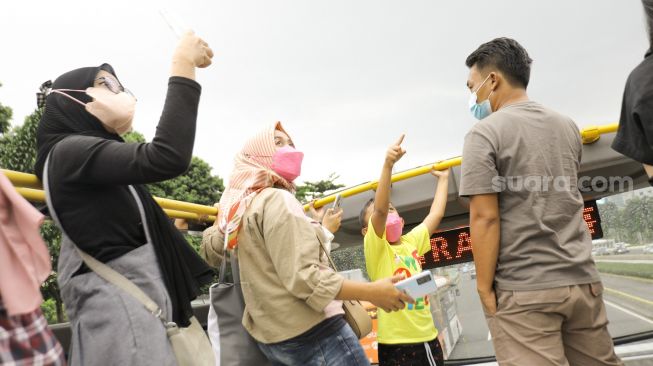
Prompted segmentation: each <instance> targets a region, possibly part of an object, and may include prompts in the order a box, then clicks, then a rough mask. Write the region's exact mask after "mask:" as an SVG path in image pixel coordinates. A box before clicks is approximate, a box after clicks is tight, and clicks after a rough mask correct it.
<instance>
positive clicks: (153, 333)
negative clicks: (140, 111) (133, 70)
mask: <svg viewBox="0 0 653 366" xmlns="http://www.w3.org/2000/svg"><path fill="white" fill-rule="evenodd" d="M212 57H213V52H212V51H211V49H210V48H209V47H208V45H207V44H206V42H204V41H203V40H201V39H200V38H199V37H197V36H195V35H194V34H192V33H189V34H187V35H185V36H184V37H183V38H182V40H181V41H180V43H179V46H178V47H177V50H176V51H175V54H174V57H173V65H172V72H171V77H170V79H169V82H168V94H167V97H166V102H165V106H164V109H163V113H162V115H161V119H160V121H159V125H158V127H157V132H156V136H155V137H154V139H153V140H152V142H151V143H143V144H128V143H125V142H124V141H123V140H122V138H121V137H120V134H122V133H125V132H127V131H129V130H130V129H131V120H132V118H133V112H134V106H135V101H136V100H135V98H134V97H133V95H131V93H129V92H128V91H127V90H126V89H124V88H123V87H122V84H121V83H120V82H119V81H118V78H117V77H116V73H115V72H114V70H113V68H112V67H111V66H110V65H108V64H103V65H101V66H99V67H86V68H81V69H76V70H73V71H70V72H68V73H65V74H63V75H61V76H60V77H59V78H57V80H55V82H54V84H52V90H51V91H50V92H49V94H48V96H47V99H46V105H45V112H44V114H43V117H42V118H41V121H40V124H39V128H38V132H37V145H38V156H37V162H36V166H35V171H36V174H37V175H38V176H39V178H41V179H42V180H44V183H45V185H46V186H47V187H46V189H47V192H48V198H49V207H50V208H51V211H54V212H51V215H52V216H53V218H56V219H57V221H58V223H59V225H60V227H61V229H62V232H63V241H62V245H61V254H60V257H59V264H58V272H59V273H58V282H59V286H60V289H61V295H62V298H63V300H64V303H65V305H66V312H67V313H68V317H69V319H70V322H71V328H72V333H73V335H72V341H71V350H70V355H69V357H70V364H71V365H139V366H140V365H175V364H176V361H175V358H174V355H173V352H172V348H171V347H170V343H169V342H168V340H167V338H166V331H165V327H164V325H163V323H162V322H161V320H160V319H159V318H157V317H156V316H154V315H152V314H150V313H149V312H148V311H147V310H146V309H145V308H144V307H143V305H141V303H140V302H138V301H137V300H136V299H135V298H133V297H132V296H130V295H129V294H127V293H126V292H124V291H122V290H120V289H118V288H117V287H115V286H113V285H112V284H110V283H108V282H106V281H105V280H103V279H102V278H101V277H99V276H98V275H97V274H95V273H94V272H93V271H91V270H90V269H88V268H87V267H86V266H85V265H84V264H83V261H82V259H81V257H80V255H79V254H78V253H77V251H76V249H75V246H76V247H77V248H79V249H81V250H82V251H84V252H86V253H87V254H89V255H91V256H92V257H94V258H95V259H97V260H99V261H100V262H103V263H105V264H106V265H108V266H109V267H111V268H112V269H114V270H115V271H117V272H119V273H121V274H122V275H123V276H125V277H127V279H129V280H130V281H132V282H133V283H135V284H136V285H137V286H138V287H139V288H140V289H141V290H143V291H144V292H145V293H146V294H147V295H148V296H149V297H150V298H152V300H154V302H155V303H157V305H158V306H159V307H160V308H161V310H162V314H161V315H162V316H163V318H164V319H165V320H166V321H173V322H175V323H177V324H178V325H179V326H182V327H186V326H188V325H189V319H190V318H191V317H192V308H191V304H190V302H191V300H193V299H194V298H195V297H197V295H198V294H199V289H200V287H201V286H202V285H204V284H207V283H209V282H210V281H211V278H212V272H211V270H210V268H209V267H208V266H207V265H206V263H205V262H204V261H203V260H202V259H201V258H200V257H199V256H198V255H197V254H196V253H195V251H194V250H193V249H192V248H191V247H190V246H189V245H188V244H187V243H186V241H185V240H184V238H183V237H182V236H181V234H180V233H179V231H178V230H176V229H175V228H174V226H173V225H172V224H171V223H170V221H169V220H168V218H167V217H166V215H165V214H164V212H163V211H162V210H161V208H160V207H159V206H158V205H157V204H156V202H155V201H154V200H153V198H152V196H151V195H150V194H149V192H148V191H147V189H146V188H145V186H144V185H143V184H146V183H152V182H158V181H162V180H166V179H170V178H174V177H176V176H178V175H180V174H182V173H183V172H185V171H186V170H187V169H188V166H189V164H190V161H191V156H192V150H193V143H194V138H195V123H196V118H197V107H198V104H199V97H200V92H201V87H200V85H199V84H198V83H197V82H195V81H194V79H195V68H196V67H206V66H208V65H210V63H211V58H212ZM130 187H133V191H132V190H131V189H130ZM132 192H134V193H132Z"/></svg>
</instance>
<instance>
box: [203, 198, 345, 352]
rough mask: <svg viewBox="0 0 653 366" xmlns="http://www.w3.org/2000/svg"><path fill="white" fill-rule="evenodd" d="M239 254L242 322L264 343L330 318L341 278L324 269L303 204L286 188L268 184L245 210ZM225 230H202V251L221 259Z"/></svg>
mask: <svg viewBox="0 0 653 366" xmlns="http://www.w3.org/2000/svg"><path fill="white" fill-rule="evenodd" d="M241 225H242V227H241V230H240V233H239V237H238V247H237V256H238V263H239V265H240V279H241V285H242V289H243V297H244V299H245V312H244V314H243V326H245V328H246V329H247V330H248V331H249V333H250V334H251V335H252V337H254V338H255V339H256V340H258V341H259V342H262V343H277V342H281V341H284V340H287V339H290V338H293V337H295V336H298V335H300V334H302V333H304V332H306V331H307V330H309V329H311V328H312V327H313V326H315V325H317V324H318V323H320V322H321V321H322V320H324V319H325V318H326V315H325V313H324V309H325V308H326V306H327V305H328V304H329V303H330V302H331V301H333V300H334V298H335V297H336V295H337V294H338V293H339V292H340V288H341V287H342V283H343V281H344V279H343V277H342V276H340V275H339V274H337V273H335V272H333V271H321V270H320V253H321V252H320V243H319V241H318V237H317V235H322V239H323V242H324V241H325V240H324V239H325V238H324V236H323V235H324V233H323V232H322V230H321V229H317V230H316V228H315V226H314V225H313V224H311V223H310V221H309V220H308V219H307V218H306V216H305V215H304V210H303V208H302V206H301V204H300V203H299V202H298V201H297V199H295V197H294V196H293V195H292V194H291V193H290V192H288V191H285V190H281V189H276V188H268V189H265V190H264V191H262V192H261V193H259V194H258V196H257V197H256V198H254V200H253V201H252V203H251V205H250V207H249V208H248V209H247V211H246V212H245V214H244V215H243V221H242V224H241ZM223 247H224V235H223V234H222V233H220V230H219V229H218V228H217V227H216V226H213V227H211V228H209V229H207V230H206V231H204V237H203V240H202V245H201V249H200V251H201V254H202V256H203V257H204V258H205V259H206V260H207V261H208V262H209V263H210V264H211V265H213V266H216V267H219V265H220V263H221V260H222V249H223Z"/></svg>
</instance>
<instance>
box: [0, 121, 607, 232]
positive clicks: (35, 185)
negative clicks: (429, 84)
mask: <svg viewBox="0 0 653 366" xmlns="http://www.w3.org/2000/svg"><path fill="white" fill-rule="evenodd" d="M618 127H619V124H617V123H611V124H607V125H602V126H589V127H586V128H584V129H582V130H581V131H580V134H581V139H582V141H583V144H592V143H594V142H596V141H598V140H599V139H600V138H601V135H603V134H607V133H613V132H616V131H617V129H618ZM461 163H462V157H456V158H452V159H448V160H443V161H439V162H436V163H433V164H428V165H424V166H421V167H418V168H414V169H410V170H407V171H404V172H400V173H397V174H393V175H392V182H393V183H394V182H399V181H402V180H406V179H410V178H414V177H417V176H420V175H423V174H428V173H429V172H430V171H431V170H432V169H435V170H445V169H449V168H451V167H454V166H459V165H460V164H461ZM0 170H2V172H3V173H4V174H5V175H7V177H8V178H9V180H10V181H11V182H12V184H13V185H14V187H16V190H17V191H18V193H20V194H21V195H22V196H23V197H25V199H27V200H28V201H32V202H45V192H43V186H42V184H41V181H40V180H39V179H38V178H37V177H36V176H35V175H33V174H28V173H22V172H16V171H12V170H6V169H0ZM377 185H378V181H371V182H367V183H363V184H360V185H357V186H354V187H352V188H348V189H345V190H343V191H340V192H338V194H340V195H341V196H342V197H343V198H344V197H350V196H354V195H357V194H360V193H363V192H366V191H370V190H374V189H376V187H377ZM335 197H336V195H335V194H331V195H329V196H326V197H324V198H321V199H318V200H316V201H315V207H316V208H319V207H322V206H325V205H327V204H329V203H331V202H333V201H334V200H335ZM154 199H155V200H156V202H157V203H158V204H159V205H160V206H161V208H163V210H164V211H165V213H166V214H167V215H168V216H169V217H172V218H180V219H187V220H197V221H205V222H214V221H215V219H216V216H217V215H218V209H217V208H216V207H213V206H205V205H199V204H195V203H189V202H183V201H176V200H171V199H167V198H160V197H154ZM308 208H309V205H305V206H304V209H306V210H308Z"/></svg>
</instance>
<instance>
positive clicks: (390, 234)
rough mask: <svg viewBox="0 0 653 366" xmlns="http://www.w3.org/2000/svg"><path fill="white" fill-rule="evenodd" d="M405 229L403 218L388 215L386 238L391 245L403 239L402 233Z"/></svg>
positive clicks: (393, 214)
mask: <svg viewBox="0 0 653 366" xmlns="http://www.w3.org/2000/svg"><path fill="white" fill-rule="evenodd" d="M403 229H404V223H403V221H402V220H401V216H399V215H397V214H396V213H394V212H392V213H389V214H388V218H387V219H386V220H385V237H386V239H387V240H388V242H390V243H396V242H398V241H399V239H401V232H402V231H403Z"/></svg>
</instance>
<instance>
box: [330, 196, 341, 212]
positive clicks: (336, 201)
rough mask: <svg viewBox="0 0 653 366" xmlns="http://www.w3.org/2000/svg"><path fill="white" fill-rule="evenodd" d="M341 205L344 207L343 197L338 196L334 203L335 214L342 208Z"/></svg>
mask: <svg viewBox="0 0 653 366" xmlns="http://www.w3.org/2000/svg"><path fill="white" fill-rule="evenodd" d="M340 205H342V195H340V194H337V195H336V199H335V200H334V201H333V207H331V208H332V209H333V211H334V212H337V211H338V209H339V208H340Z"/></svg>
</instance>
